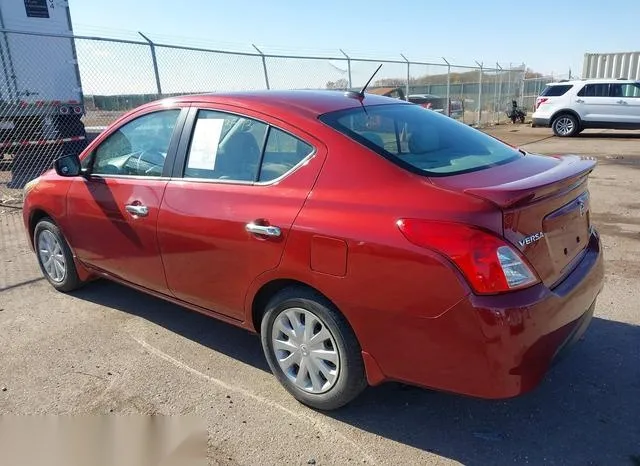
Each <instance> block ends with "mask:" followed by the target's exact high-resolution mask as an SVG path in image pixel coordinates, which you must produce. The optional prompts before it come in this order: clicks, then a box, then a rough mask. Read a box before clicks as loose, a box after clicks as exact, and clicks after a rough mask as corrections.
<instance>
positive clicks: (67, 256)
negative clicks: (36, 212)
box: [33, 218, 84, 293]
mask: <svg viewBox="0 0 640 466" xmlns="http://www.w3.org/2000/svg"><path fill="white" fill-rule="evenodd" d="M45 232H50V233H51V234H52V235H53V236H54V237H55V239H56V240H57V241H58V244H59V245H60V248H61V250H62V256H63V257H64V261H65V269H66V270H65V274H64V278H63V279H62V280H54V279H53V278H52V277H51V275H50V274H49V272H47V270H46V268H45V266H44V264H43V263H42V257H41V254H40V251H39V249H40V248H39V243H38V241H39V239H40V236H41V235H42V234H45ZM33 244H34V249H35V251H36V258H37V260H38V265H39V266H40V270H41V271H42V274H43V275H44V277H45V278H46V279H47V280H48V281H49V283H50V284H51V286H53V287H54V288H55V289H56V290H58V291H61V292H64V293H68V292H70V291H73V290H77V289H78V288H80V287H81V286H82V285H84V282H83V281H81V280H80V278H79V277H78V271H77V270H76V264H75V262H74V261H73V254H72V253H71V249H70V248H69V245H68V243H67V240H66V239H65V237H64V235H63V234H62V232H61V231H60V228H58V226H57V225H56V224H55V223H54V222H53V221H52V220H51V219H50V218H43V219H42V220H40V221H39V222H38V223H37V224H36V227H35V228H34V231H33Z"/></svg>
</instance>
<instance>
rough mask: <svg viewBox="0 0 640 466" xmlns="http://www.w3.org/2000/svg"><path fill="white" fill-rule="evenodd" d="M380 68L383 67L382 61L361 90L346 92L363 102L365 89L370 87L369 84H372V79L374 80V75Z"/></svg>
mask: <svg viewBox="0 0 640 466" xmlns="http://www.w3.org/2000/svg"><path fill="white" fill-rule="evenodd" d="M380 68H382V63H380V65H379V66H378V68H376V70H375V71H374V72H373V74H372V75H371V77H370V78H369V80H368V81H367V83H366V84H365V85H364V86H362V89H360V91H359V92H356V91H347V93H346V94H347V95H348V96H350V97H357V98H358V99H359V100H360V103H362V99H364V91H366V90H367V87H369V84H371V81H372V80H373V78H374V76H375V75H376V74H377V73H378V71H380Z"/></svg>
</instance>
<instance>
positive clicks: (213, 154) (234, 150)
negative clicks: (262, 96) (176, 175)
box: [184, 110, 267, 181]
mask: <svg viewBox="0 0 640 466" xmlns="http://www.w3.org/2000/svg"><path fill="white" fill-rule="evenodd" d="M266 131H267V125H266V124H264V123H261V122H259V121H256V120H252V119H249V118H244V117H241V116H238V115H233V114H230V113H224V112H216V111H212V110H200V111H199V112H198V117H197V119H196V122H195V126H194V130H193V135H192V137H191V145H190V147H189V153H188V155H187V165H186V167H185V171H184V176H185V177H186V178H204V179H217V180H231V181H255V180H256V178H257V176H258V170H259V167H260V155H261V153H262V146H263V144H264V137H265V134H266Z"/></svg>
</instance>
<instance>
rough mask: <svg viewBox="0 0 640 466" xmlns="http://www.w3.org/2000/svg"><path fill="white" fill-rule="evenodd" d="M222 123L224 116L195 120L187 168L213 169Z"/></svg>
mask: <svg viewBox="0 0 640 466" xmlns="http://www.w3.org/2000/svg"><path fill="white" fill-rule="evenodd" d="M223 124H224V118H218V119H213V118H212V119H209V118H203V119H200V120H198V121H197V122H196V128H195V131H194V132H193V138H192V139H191V150H190V151H189V162H188V163H187V167H188V168H195V169H198V170H213V169H215V166H216V156H217V155H218V144H219V143H220V134H221V133H222V125H223Z"/></svg>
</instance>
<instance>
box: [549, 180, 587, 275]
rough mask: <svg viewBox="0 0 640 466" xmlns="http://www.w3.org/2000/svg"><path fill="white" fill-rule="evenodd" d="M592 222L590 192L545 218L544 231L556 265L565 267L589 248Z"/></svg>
mask: <svg viewBox="0 0 640 466" xmlns="http://www.w3.org/2000/svg"><path fill="white" fill-rule="evenodd" d="M590 222H591V220H590V208H589V193H588V192H586V193H584V194H582V195H580V196H579V197H577V198H576V199H574V200H573V201H571V202H570V203H568V204H566V205H564V206H562V207H561V208H560V209H558V210H556V211H554V212H552V213H551V214H549V215H547V216H546V217H545V218H544V220H543V222H542V227H543V231H544V233H545V236H546V237H547V242H548V244H549V249H550V252H551V258H552V261H553V262H555V263H556V265H559V266H563V265H565V264H566V263H567V262H568V261H570V260H571V259H573V258H574V257H575V256H576V255H577V254H578V253H579V252H580V251H582V250H583V249H584V248H585V247H586V246H587V243H588V242H589V231H590Z"/></svg>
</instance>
